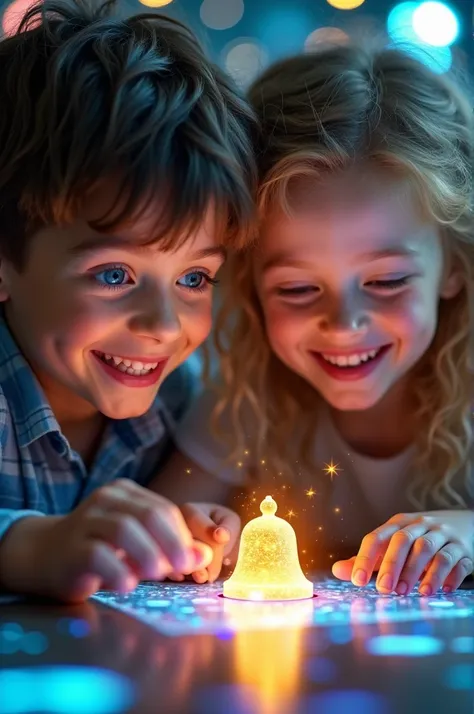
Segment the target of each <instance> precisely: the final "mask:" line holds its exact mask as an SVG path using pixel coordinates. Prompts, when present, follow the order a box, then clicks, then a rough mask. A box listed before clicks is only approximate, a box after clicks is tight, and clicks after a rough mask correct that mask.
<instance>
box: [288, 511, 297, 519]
mask: <svg viewBox="0 0 474 714" xmlns="http://www.w3.org/2000/svg"><path fill="white" fill-rule="evenodd" d="M295 516H296V513H295V512H294V511H293V510H292V509H290V510H289V511H288V513H287V514H286V517H287V518H289V519H290V520H291V519H292V518H295Z"/></svg>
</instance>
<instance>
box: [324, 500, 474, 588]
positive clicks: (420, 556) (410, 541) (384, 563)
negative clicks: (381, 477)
mask: <svg viewBox="0 0 474 714" xmlns="http://www.w3.org/2000/svg"><path fill="white" fill-rule="evenodd" d="M473 568H474V512H472V511H467V510H466V511H429V512H426V513H403V514H398V515H396V516H393V518H390V520H389V521H387V522H386V523H385V524H384V525H382V526H380V527H379V528H376V529H375V530H374V531H372V533H369V534H368V535H366V536H365V538H364V539H363V541H362V544H361V547H360V550H359V553H358V554H357V556H354V557H353V558H349V560H340V561H338V562H337V563H334V565H333V567H332V572H333V575H335V576H336V578H339V579H340V580H352V582H353V583H354V585H366V584H367V583H368V582H369V580H370V578H371V576H372V573H373V571H375V570H378V572H379V574H378V577H377V590H378V591H379V592H381V593H384V594H387V593H391V592H393V591H395V592H396V593H397V594H398V595H406V594H407V593H409V592H410V591H411V589H412V588H413V587H414V586H415V583H416V582H417V581H418V580H419V579H420V578H421V583H420V586H419V588H418V591H419V592H420V593H421V594H422V595H432V594H433V593H435V592H436V591H437V590H438V589H439V588H440V587H443V591H444V592H452V591H453V590H456V588H458V587H459V585H460V584H461V583H462V581H463V580H464V578H465V577H466V576H467V575H469V574H470V573H472V571H473ZM422 576H423V577H422Z"/></svg>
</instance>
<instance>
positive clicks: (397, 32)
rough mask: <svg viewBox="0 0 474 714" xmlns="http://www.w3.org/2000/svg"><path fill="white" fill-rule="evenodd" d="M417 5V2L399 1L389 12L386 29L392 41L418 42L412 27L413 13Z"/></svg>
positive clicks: (418, 4)
mask: <svg viewBox="0 0 474 714" xmlns="http://www.w3.org/2000/svg"><path fill="white" fill-rule="evenodd" d="M419 6H420V3H419V2H401V3H400V4H399V5H395V7H394V8H393V10H392V11H391V12H390V13H389V16H388V18H387V30H388V34H389V35H390V37H391V39H392V40H393V41H394V42H400V43H404V42H413V43H416V42H418V39H419V38H418V37H417V35H416V33H415V30H414V29H413V13H414V12H415V10H416V9H417V8H418V7H419Z"/></svg>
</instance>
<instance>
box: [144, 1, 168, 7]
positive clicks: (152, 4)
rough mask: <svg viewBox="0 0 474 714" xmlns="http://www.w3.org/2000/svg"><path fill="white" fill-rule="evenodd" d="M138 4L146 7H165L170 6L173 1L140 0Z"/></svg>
mask: <svg viewBox="0 0 474 714" xmlns="http://www.w3.org/2000/svg"><path fill="white" fill-rule="evenodd" d="M140 2H141V4H142V5H146V6H147V7H164V6H165V5H170V4H171V3H172V2H173V0H140Z"/></svg>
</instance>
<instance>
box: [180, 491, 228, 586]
mask: <svg viewBox="0 0 474 714" xmlns="http://www.w3.org/2000/svg"><path fill="white" fill-rule="evenodd" d="M206 506H207V504H199V506H197V505H195V504H185V505H184V506H183V507H182V512H183V516H184V519H185V521H186V523H187V525H188V527H189V529H190V531H191V533H192V534H193V537H194V538H195V539H197V540H198V541H199V542H201V543H202V544H206V545H207V546H208V547H209V548H211V549H212V557H211V559H210V561H207V562H205V560H203V561H202V562H201V564H200V565H199V567H198V568H197V570H199V571H200V572H201V576H200V579H199V582H204V581H203V580H202V572H203V571H204V567H206V568H207V572H206V581H207V580H208V579H209V582H214V581H215V580H216V578H217V577H218V576H219V573H220V571H221V568H222V561H223V558H224V553H225V549H226V547H228V545H229V543H230V542H231V533H230V531H229V528H233V530H234V532H237V533H238V529H239V528H240V519H239V517H238V516H236V514H233V513H232V511H229V509H227V508H222V509H220V508H219V507H216V508H215V509H213V510H211V511H210V513H211V514H212V515H210V514H208V513H206V512H205V511H204V510H202V509H203V508H205V507H206ZM232 516H235V518H232ZM214 519H215V520H214ZM236 522H237V524H238V525H237V528H236V525H235V524H236ZM223 524H226V525H223ZM234 542H235V536H234V537H233V539H232V543H231V545H233V544H234ZM194 572H196V570H194ZM196 582H198V581H196Z"/></svg>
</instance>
